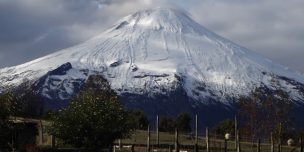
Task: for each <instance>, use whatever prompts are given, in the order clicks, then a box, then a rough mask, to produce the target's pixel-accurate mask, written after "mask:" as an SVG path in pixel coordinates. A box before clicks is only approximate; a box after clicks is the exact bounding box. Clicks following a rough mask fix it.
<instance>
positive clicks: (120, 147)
mask: <svg viewBox="0 0 304 152" xmlns="http://www.w3.org/2000/svg"><path fill="white" fill-rule="evenodd" d="M118 147H119V150H121V149H122V145H121V139H118Z"/></svg>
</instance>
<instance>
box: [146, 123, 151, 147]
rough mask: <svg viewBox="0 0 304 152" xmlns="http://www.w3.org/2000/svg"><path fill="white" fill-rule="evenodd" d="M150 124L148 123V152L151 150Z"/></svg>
mask: <svg viewBox="0 0 304 152" xmlns="http://www.w3.org/2000/svg"><path fill="white" fill-rule="evenodd" d="M150 135H151V134H150V126H149V125H148V137H147V152H150Z"/></svg>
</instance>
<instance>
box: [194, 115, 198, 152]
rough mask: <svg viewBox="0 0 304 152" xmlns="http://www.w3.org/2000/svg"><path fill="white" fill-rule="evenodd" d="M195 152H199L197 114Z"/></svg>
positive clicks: (196, 119)
mask: <svg viewBox="0 0 304 152" xmlns="http://www.w3.org/2000/svg"><path fill="white" fill-rule="evenodd" d="M194 149H195V152H198V118H197V114H196V115H195V147H194Z"/></svg>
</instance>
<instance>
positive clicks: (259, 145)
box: [257, 138, 261, 152]
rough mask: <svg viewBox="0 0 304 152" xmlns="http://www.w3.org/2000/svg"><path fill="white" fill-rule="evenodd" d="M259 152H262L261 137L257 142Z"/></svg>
mask: <svg viewBox="0 0 304 152" xmlns="http://www.w3.org/2000/svg"><path fill="white" fill-rule="evenodd" d="M257 152H261V139H260V138H259V139H258V143H257Z"/></svg>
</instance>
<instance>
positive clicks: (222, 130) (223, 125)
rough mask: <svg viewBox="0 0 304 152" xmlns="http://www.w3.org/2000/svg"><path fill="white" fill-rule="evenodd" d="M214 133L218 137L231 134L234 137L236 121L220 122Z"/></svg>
mask: <svg viewBox="0 0 304 152" xmlns="http://www.w3.org/2000/svg"><path fill="white" fill-rule="evenodd" d="M213 132H214V133H215V134H216V135H219V136H223V137H224V135H225V134H226V133H229V134H231V135H234V121H232V120H230V119H227V120H224V121H221V122H219V123H218V124H217V125H216V126H215V127H214V128H213Z"/></svg>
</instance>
